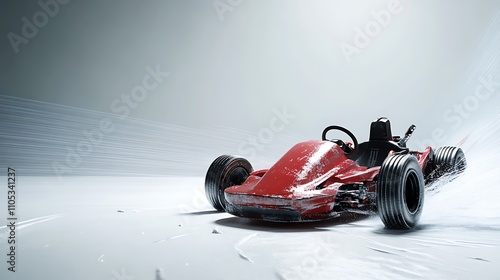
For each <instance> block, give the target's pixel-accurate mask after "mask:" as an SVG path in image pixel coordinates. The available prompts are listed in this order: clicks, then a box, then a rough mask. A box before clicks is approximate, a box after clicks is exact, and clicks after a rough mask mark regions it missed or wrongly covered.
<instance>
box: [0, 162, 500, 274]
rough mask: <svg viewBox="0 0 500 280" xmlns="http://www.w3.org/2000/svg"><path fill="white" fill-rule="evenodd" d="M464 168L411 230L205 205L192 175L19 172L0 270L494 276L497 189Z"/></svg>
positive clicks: (429, 201)
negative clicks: (9, 240)
mask: <svg viewBox="0 0 500 280" xmlns="http://www.w3.org/2000/svg"><path fill="white" fill-rule="evenodd" d="M473 171H474V169H473V168H470V169H469V171H468V172H467V173H466V174H465V175H464V176H462V177H461V178H458V179H456V180H454V181H453V182H450V183H448V184H446V185H443V186H440V188H439V192H432V193H428V195H427V198H426V204H425V212H424V215H423V217H422V219H421V223H420V226H419V227H418V229H417V230H414V231H411V232H393V231H387V230H385V229H384V228H383V225H382V222H381V221H380V220H379V218H378V217H377V216H373V217H369V218H364V219H363V218H361V217H344V218H343V219H339V220H335V221H332V222H325V223H313V224H295V225H287V224H269V223H263V222H256V221H249V220H245V219H241V218H237V217H232V216H230V215H229V214H225V213H217V212H215V211H212V209H211V207H210V205H209V204H208V202H207V201H206V200H205V198H204V193H203V179H204V178H203V177H194V178H189V177H187V178H168V177H164V178H110V177H67V178H65V179H64V181H63V182H59V181H58V180H57V179H55V178H51V177H20V179H19V182H18V191H19V197H18V205H17V209H18V217H19V219H20V221H19V222H18V227H17V235H16V238H17V243H18V246H19V247H18V251H17V265H16V270H17V272H16V273H11V272H8V271H7V269H6V268H7V265H6V263H5V262H2V265H1V266H2V267H1V269H0V275H1V277H0V278H1V279H23V280H24V279H54V280H57V279H74V280H77V279H106V280H108V279H116V280H122V279H152V280H153V279H401V278H410V279H471V278H474V277H479V278H482V279H495V277H496V276H497V275H496V273H498V264H499V263H500V253H498V250H499V248H500V235H499V234H498V232H499V230H500V211H499V207H498V206H497V205H498V203H497V202H498V198H499V197H500V196H499V191H498V190H496V188H497V186H493V185H490V186H488V185H484V186H482V187H480V186H476V185H474V184H470V183H471V182H472V181H474V178H473V177H472V175H473V174H472V172H473ZM497 182H498V180H497ZM478 189H482V190H481V191H480V192H479V191H477V190H478ZM4 206H5V204H2V209H3V208H6V207H4ZM0 233H1V239H0V248H1V250H2V255H5V254H4V252H5V250H6V248H7V244H6V239H5V237H6V234H7V229H6V228H5V227H2V228H1V232H0ZM157 270H158V271H159V272H158V275H156V273H157V272H156V271H157Z"/></svg>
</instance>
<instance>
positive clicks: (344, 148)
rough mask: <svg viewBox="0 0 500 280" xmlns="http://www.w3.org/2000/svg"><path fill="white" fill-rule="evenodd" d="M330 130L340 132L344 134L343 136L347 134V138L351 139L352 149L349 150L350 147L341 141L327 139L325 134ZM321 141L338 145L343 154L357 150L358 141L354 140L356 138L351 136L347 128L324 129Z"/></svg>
mask: <svg viewBox="0 0 500 280" xmlns="http://www.w3.org/2000/svg"><path fill="white" fill-rule="evenodd" d="M330 130H340V131H342V132H344V133H345V134H347V135H348V136H349V137H351V140H352V144H353V147H352V148H351V146H349V145H347V144H346V143H345V142H344V141H342V140H340V139H327V138H326V134H327V133H328V132H330ZM321 139H322V140H323V141H331V142H333V143H335V144H337V145H339V146H340V148H341V149H342V151H344V153H345V154H349V153H351V152H352V151H354V150H356V149H357V148H358V139H356V136H354V134H352V132H350V131H349V130H348V129H347V128H345V127H341V126H338V125H331V126H329V127H327V128H325V130H323V134H322V135H321Z"/></svg>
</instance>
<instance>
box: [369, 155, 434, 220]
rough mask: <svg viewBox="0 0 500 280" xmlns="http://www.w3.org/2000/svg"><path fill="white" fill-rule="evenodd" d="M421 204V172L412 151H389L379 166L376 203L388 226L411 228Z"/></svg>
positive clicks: (419, 214) (422, 185) (422, 197)
mask: <svg viewBox="0 0 500 280" xmlns="http://www.w3.org/2000/svg"><path fill="white" fill-rule="evenodd" d="M423 205H424V175H423V173H422V169H421V167H420V165H419V164H418V161H417V159H416V158H415V157H414V156H412V155H408V154H407V155H392V156H389V157H388V158H386V159H385V161H384V162H383V163H382V166H381V167H380V172H379V175H378V181H377V207H378V212H379V216H380V219H381V220H382V222H383V223H384V225H385V227H386V228H388V229H411V228H414V227H415V226H416V225H417V223H418V220H419V219H420V216H421V214H422V209H423Z"/></svg>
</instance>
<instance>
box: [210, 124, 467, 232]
mask: <svg viewBox="0 0 500 280" xmlns="http://www.w3.org/2000/svg"><path fill="white" fill-rule="evenodd" d="M332 130H339V131H342V132H344V133H345V134H347V135H348V136H349V137H350V138H351V140H352V143H345V142H344V141H342V140H340V139H327V133H328V132H329V131H332ZM414 130H415V126H414V125H412V126H410V128H409V129H408V131H407V132H406V133H405V135H404V136H403V137H398V136H394V137H393V136H392V134H391V126H390V122H389V120H388V119H387V118H379V119H377V120H375V121H374V122H372V123H371V127H370V139H369V140H368V141H366V142H363V143H359V144H358V141H357V139H356V137H355V136H354V135H353V134H352V133H351V132H350V131H349V130H347V129H346V128H344V127H341V126H336V125H333V126H329V127H327V128H325V130H324V131H323V134H322V140H321V141H319V140H311V141H306V142H301V143H298V144H296V145H295V146H293V147H292V148H291V149H290V150H289V151H288V152H287V153H285V155H283V157H281V159H279V160H278V161H277V162H276V163H275V164H274V165H273V166H272V167H271V168H269V169H264V170H258V171H253V168H252V165H251V164H250V163H249V162H248V161H247V160H246V159H244V158H240V157H234V156H229V155H222V156H220V157H218V158H217V159H216V160H215V161H214V162H213V163H212V164H211V165H210V167H209V168H208V172H207V174H206V178H205V192H206V196H207V198H208V201H209V202H210V203H211V204H212V206H213V207H214V208H215V209H217V210H219V211H226V212H228V213H230V214H233V215H236V216H240V217H245V218H253V219H260V220H266V221H276V222H303V221H318V220H327V219H331V218H334V217H337V216H339V214H340V213H342V212H345V211H350V212H357V213H360V212H361V213H373V212H374V211H378V213H379V216H380V218H381V219H382V222H383V223H384V224H385V226H386V228H390V229H411V228H413V227H415V226H416V224H417V223H418V220H419V218H420V215H421V213H422V207H423V202H424V188H425V185H426V184H429V183H430V182H432V181H433V180H435V179H437V178H439V177H440V176H443V175H446V174H456V173H460V172H462V171H464V170H465V168H466V167H467V163H466V160H465V155H464V153H463V151H462V149H460V148H458V147H449V146H447V147H442V148H439V149H437V150H436V151H434V150H433V149H432V148H431V147H427V148H425V150H424V151H423V152H418V151H410V150H409V149H408V148H407V147H406V142H407V141H408V139H409V138H410V136H411V134H412V133H413V131H414Z"/></svg>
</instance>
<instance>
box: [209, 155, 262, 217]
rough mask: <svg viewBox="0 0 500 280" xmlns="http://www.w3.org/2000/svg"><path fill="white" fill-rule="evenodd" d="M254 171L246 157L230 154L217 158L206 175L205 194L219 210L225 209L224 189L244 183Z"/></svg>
mask: <svg viewBox="0 0 500 280" xmlns="http://www.w3.org/2000/svg"><path fill="white" fill-rule="evenodd" d="M252 171H253V168H252V165H251V164H250V162H248V160H246V159H244V158H239V157H234V156H229V155H222V156H220V157H218V158H216V159H215V160H214V162H212V164H211V165H210V167H209V168H208V171H207V175H206V177H205V195H206V196H207V199H208V201H209V202H210V204H212V206H213V207H214V208H215V209H216V210H218V211H225V209H226V205H227V200H226V198H225V197H224V190H225V189H227V188H229V187H231V186H235V185H241V184H243V182H245V181H246V179H247V178H248V175H249V174H250V173H251V172H252Z"/></svg>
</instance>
